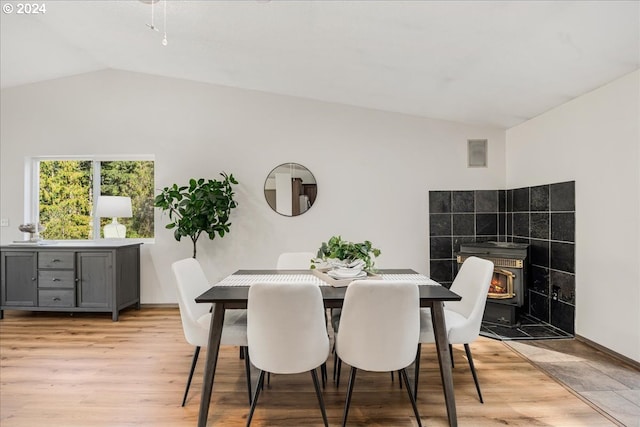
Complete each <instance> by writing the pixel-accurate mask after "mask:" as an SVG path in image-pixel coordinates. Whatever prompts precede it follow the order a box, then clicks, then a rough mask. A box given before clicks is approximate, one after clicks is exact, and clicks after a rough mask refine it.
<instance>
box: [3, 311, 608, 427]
mask: <svg viewBox="0 0 640 427" xmlns="http://www.w3.org/2000/svg"><path fill="white" fill-rule="evenodd" d="M471 347H472V351H473V354H474V358H475V362H476V368H477V370H478V375H479V377H480V381H481V385H482V389H483V394H484V398H485V403H484V404H480V403H479V401H478V398H477V395H476V391H475V388H474V385H473V380H472V377H471V374H470V372H469V369H468V365H467V363H466V359H465V358H464V351H463V349H462V348H455V349H454V357H455V369H454V384H455V388H456V403H457V408H458V420H459V425H460V426H474V427H476V426H503V425H509V426H612V425H616V423H614V422H613V421H612V420H610V418H608V417H607V416H606V415H603V414H602V413H600V412H599V411H597V410H596V409H594V408H593V407H591V406H590V405H588V404H587V403H585V402H584V401H583V400H581V399H580V398H578V397H577V396H576V395H574V394H573V393H571V392H570V391H568V390H567V389H566V388H565V387H563V386H562V385H560V384H559V383H558V382H556V381H554V380H553V379H551V378H550V377H549V376H548V375H547V374H546V373H544V372H543V371H541V370H539V369H538V368H536V367H535V366H534V365H533V364H532V363H530V362H529V361H528V360H526V359H524V358H523V357H522V356H520V355H519V354H518V353H517V352H515V351H513V350H512V349H511V348H510V347H509V346H507V345H505V344H504V343H502V342H500V341H494V340H490V339H485V338H482V339H480V340H478V341H477V342H475V343H474V344H472V346H471ZM192 351H193V348H192V347H191V346H190V345H188V344H186V342H185V341H184V338H183V334H182V329H181V323H180V317H179V312H178V309H177V308H173V307H165V308H146V307H143V309H142V310H140V311H137V310H127V311H125V312H123V313H122V315H121V317H120V321H119V322H112V321H111V318H110V317H109V316H102V315H95V314H76V315H74V316H70V315H68V314H62V313H59V314H47V313H28V312H17V311H6V312H5V318H4V319H3V320H1V321H0V356H1V362H0V424H1V425H2V426H3V427H22V426H28V427H32V426H48V427H53V426H65V427H73V426H109V427H111V426H134V425H135V426H140V425H142V426H145V425H146V426H195V425H196V421H197V416H198V407H199V402H200V391H201V385H202V365H203V361H204V357H205V353H204V351H203V352H202V353H201V356H200V357H201V361H200V362H201V363H199V365H198V369H197V371H196V374H195V376H194V381H193V384H192V391H191V393H190V396H189V399H188V401H187V405H186V406H185V407H184V408H183V407H181V406H180V402H181V398H182V393H183V390H184V385H185V381H186V378H187V373H188V369H189V365H190V361H191V356H192ZM331 361H332V358H329V363H328V369H329V382H328V383H327V386H326V389H325V390H324V398H325V403H326V406H327V414H328V417H329V423H330V424H331V425H334V426H335V425H340V422H341V419H342V410H343V405H344V399H345V392H346V382H347V373H348V368H345V369H343V377H342V382H341V384H340V388H336V386H335V384H334V383H333V382H332V381H331V371H332V368H333V366H332V363H331ZM243 366H244V365H243V362H242V361H241V360H239V358H238V350H237V349H236V348H225V349H224V350H223V351H222V352H221V358H220V360H219V362H218V373H217V375H216V381H215V385H214V391H213V397H212V405H211V411H210V414H209V425H220V426H241V425H244V424H245V423H246V416H247V412H248V409H249V408H248V403H247V399H248V398H247V392H246V385H245V379H244V369H243ZM343 368H344V367H343ZM254 383H255V372H254ZM419 392H420V393H419V397H418V407H419V410H420V413H421V416H422V421H423V424H424V425H428V426H446V425H447V417H446V410H445V406H444V398H443V396H442V389H441V382H440V374H439V370H438V367H437V361H436V358H435V355H434V349H433V348H432V347H429V346H423V350H422V362H421V371H420V390H419ZM252 425H254V426H267V425H268V426H318V425H322V419H321V416H320V412H319V409H318V407H317V401H316V397H315V393H314V391H313V385H312V382H311V378H310V377H309V375H308V374H304V375H291V376H283V375H277V376H273V377H272V379H271V386H270V387H267V388H265V392H264V393H262V394H261V397H260V402H259V405H258V408H257V409H256V413H255V416H254V420H253V423H252ZM348 425H350V426H365V425H366V426H414V425H416V422H415V419H414V418H413V412H412V409H411V405H410V403H409V401H408V398H407V396H406V392H405V390H400V389H399V388H398V383H397V382H395V383H392V382H391V380H390V376H389V375H388V374H384V373H382V374H380V373H378V374H374V373H364V372H362V373H360V374H359V376H358V379H357V382H356V388H355V390H354V394H353V398H352V405H351V410H350V414H349V423H348Z"/></svg>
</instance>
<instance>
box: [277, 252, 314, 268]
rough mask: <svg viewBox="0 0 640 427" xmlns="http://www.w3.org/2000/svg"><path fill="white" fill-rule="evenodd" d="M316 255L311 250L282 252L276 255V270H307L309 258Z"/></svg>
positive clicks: (309, 265)
mask: <svg viewBox="0 0 640 427" xmlns="http://www.w3.org/2000/svg"><path fill="white" fill-rule="evenodd" d="M315 257H316V255H315V254H314V253H312V252H283V253H281V254H280V255H279V256H278V263H277V267H276V268H277V269H278V270H308V269H309V267H311V260H312V259H314V258H315Z"/></svg>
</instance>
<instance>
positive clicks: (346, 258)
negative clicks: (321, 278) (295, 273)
mask: <svg viewBox="0 0 640 427" xmlns="http://www.w3.org/2000/svg"><path fill="white" fill-rule="evenodd" d="M379 255H380V249H378V248H374V247H373V244H372V243H371V242H370V241H368V240H365V241H364V242H362V243H353V242H348V241H346V240H342V237H341V236H333V237H331V238H330V239H329V241H328V242H322V245H321V246H320V249H318V255H317V257H318V258H317V259H315V260H313V261H312V265H311V268H312V269H314V268H316V267H317V265H318V264H323V263H331V262H332V260H339V261H342V262H343V264H345V265H348V264H349V263H352V262H354V261H356V260H362V261H363V262H364V267H363V268H362V269H363V270H364V271H367V272H369V273H373V272H375V269H374V264H375V258H376V257H378V256H379Z"/></svg>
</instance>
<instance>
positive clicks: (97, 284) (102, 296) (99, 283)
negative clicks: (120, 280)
mask: <svg viewBox="0 0 640 427" xmlns="http://www.w3.org/2000/svg"><path fill="white" fill-rule="evenodd" d="M77 256H78V259H77V273H76V274H77V275H78V288H77V291H78V307H85V308H111V307H112V305H113V297H112V294H113V259H112V256H111V252H78V255H77Z"/></svg>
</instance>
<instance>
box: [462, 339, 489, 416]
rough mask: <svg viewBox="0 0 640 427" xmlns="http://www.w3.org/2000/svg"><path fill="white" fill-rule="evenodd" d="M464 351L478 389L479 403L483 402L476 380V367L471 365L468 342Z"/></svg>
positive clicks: (471, 359) (471, 358)
mask: <svg viewBox="0 0 640 427" xmlns="http://www.w3.org/2000/svg"><path fill="white" fill-rule="evenodd" d="M464 351H465V352H466V353H467V360H468V361H469V367H470V368H471V375H473V381H474V382H475V383H476V390H477V391H478V397H479V398H480V403H484V400H482V392H481V391H480V383H479V382H478V375H477V374H476V367H475V366H474V365H473V357H471V348H469V344H465V345H464Z"/></svg>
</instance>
